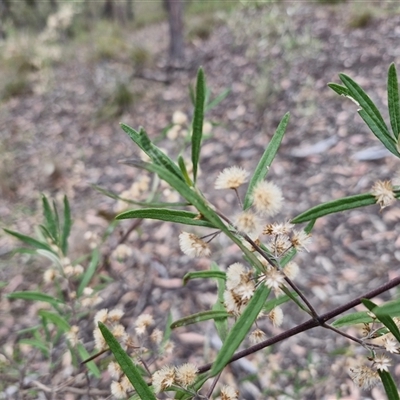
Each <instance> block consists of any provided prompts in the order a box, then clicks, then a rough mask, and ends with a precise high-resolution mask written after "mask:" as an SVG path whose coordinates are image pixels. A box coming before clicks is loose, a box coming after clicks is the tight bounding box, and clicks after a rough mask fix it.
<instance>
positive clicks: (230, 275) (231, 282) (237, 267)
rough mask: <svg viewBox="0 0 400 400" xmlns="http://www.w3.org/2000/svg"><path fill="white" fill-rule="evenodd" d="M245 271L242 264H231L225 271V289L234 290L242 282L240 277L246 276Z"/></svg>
mask: <svg viewBox="0 0 400 400" xmlns="http://www.w3.org/2000/svg"><path fill="white" fill-rule="evenodd" d="M246 274H247V271H246V269H245V267H244V265H243V264H241V263H234V264H231V265H230V266H229V267H228V269H227V271H226V288H227V289H234V288H236V287H237V286H239V285H240V283H241V282H242V279H243V278H242V276H243V275H246Z"/></svg>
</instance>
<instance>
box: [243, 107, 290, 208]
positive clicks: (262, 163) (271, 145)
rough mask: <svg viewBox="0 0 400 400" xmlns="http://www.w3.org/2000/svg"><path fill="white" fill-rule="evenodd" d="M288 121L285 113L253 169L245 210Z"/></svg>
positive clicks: (245, 200) (270, 161)
mask: <svg viewBox="0 0 400 400" xmlns="http://www.w3.org/2000/svg"><path fill="white" fill-rule="evenodd" d="M288 122H289V113H286V114H285V115H284V116H283V118H282V120H281V122H280V123H279V125H278V128H277V129H276V132H275V134H274V136H273V137H272V139H271V141H270V143H269V145H268V146H267V148H266V149H265V151H264V154H263V155H262V157H261V160H260V162H259V163H258V165H257V168H256V170H255V171H254V175H253V177H252V178H251V181H250V183H249V187H248V189H247V193H246V197H245V199H244V203H243V209H244V210H247V209H248V208H249V207H250V206H251V203H252V201H251V195H252V192H253V189H254V186H255V185H256V184H257V183H258V182H259V181H262V180H263V179H264V178H265V177H266V176H267V173H268V169H269V167H270V165H271V163H272V161H273V160H274V158H275V156H276V153H277V152H278V149H279V146H280V144H281V142H282V139H283V135H284V134H285V131H286V127H287V124H288Z"/></svg>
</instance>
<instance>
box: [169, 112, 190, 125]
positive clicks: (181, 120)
mask: <svg viewBox="0 0 400 400" xmlns="http://www.w3.org/2000/svg"><path fill="white" fill-rule="evenodd" d="M187 122H188V117H187V115H186V114H185V113H183V112H182V111H180V110H177V111H175V112H174V113H173V115H172V123H173V124H175V125H184V124H186V123H187Z"/></svg>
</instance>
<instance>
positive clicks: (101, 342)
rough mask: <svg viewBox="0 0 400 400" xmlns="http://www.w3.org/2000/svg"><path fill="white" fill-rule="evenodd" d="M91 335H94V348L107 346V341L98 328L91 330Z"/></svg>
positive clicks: (101, 348)
mask: <svg viewBox="0 0 400 400" xmlns="http://www.w3.org/2000/svg"><path fill="white" fill-rule="evenodd" d="M93 337H94V344H95V347H96V349H98V350H99V351H102V350H105V349H107V348H108V345H107V342H106V341H105V339H104V337H103V335H102V333H101V331H100V329H99V328H96V329H95V330H94V331H93Z"/></svg>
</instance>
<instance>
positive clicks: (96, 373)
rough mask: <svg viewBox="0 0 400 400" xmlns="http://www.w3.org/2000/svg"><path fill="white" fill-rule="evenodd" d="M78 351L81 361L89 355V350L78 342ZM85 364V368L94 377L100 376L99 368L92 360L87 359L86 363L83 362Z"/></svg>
mask: <svg viewBox="0 0 400 400" xmlns="http://www.w3.org/2000/svg"><path fill="white" fill-rule="evenodd" d="M77 347H78V352H79V356H80V358H81V361H84V360H87V359H88V358H89V357H90V354H89V352H88V351H87V350H86V349H85V347H83V344H82V343H78V346H77ZM85 365H86V366H87V368H88V369H89V371H90V372H91V373H92V374H93V375H94V376H95V377H96V378H100V375H101V373H100V370H99V369H98V368H97V365H96V364H95V363H94V362H93V361H89V362H87V363H85Z"/></svg>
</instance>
